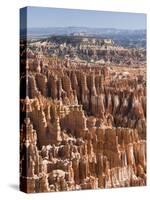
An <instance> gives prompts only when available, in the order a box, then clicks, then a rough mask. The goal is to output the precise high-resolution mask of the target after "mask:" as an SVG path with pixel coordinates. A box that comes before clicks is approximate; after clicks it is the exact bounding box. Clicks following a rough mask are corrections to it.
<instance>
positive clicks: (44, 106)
mask: <svg viewBox="0 0 150 200" xmlns="http://www.w3.org/2000/svg"><path fill="white" fill-rule="evenodd" d="M32 54H33V55H34V53H32ZM28 61H29V62H28V66H27V67H26V75H24V76H22V78H21V79H22V80H21V81H26V83H27V90H28V95H27V96H26V97H23V96H22V98H21V112H22V113H24V116H25V117H24V119H23V120H22V126H21V147H20V148H21V152H22V153H21V162H20V166H21V172H20V173H21V180H22V187H24V185H23V184H25V183H26V182H27V183H28V187H27V192H45V191H64V190H76V189H91V188H93V189H94V188H114V187H126V186H136V185H145V184H146V85H145V68H143V67H142V68H140V67H139V68H138V69H137V68H136V69H135V68H131V67H122V68H121V67H112V68H111V67H107V66H99V65H97V64H95V65H84V64H81V63H80V64H79V63H72V62H71V61H69V60H59V59H58V58H46V57H44V55H43V57H42V59H41V58H39V57H38V56H36V54H35V55H34V56H33V58H30V59H29V58H28ZM25 113H27V114H26V115H25Z"/></svg>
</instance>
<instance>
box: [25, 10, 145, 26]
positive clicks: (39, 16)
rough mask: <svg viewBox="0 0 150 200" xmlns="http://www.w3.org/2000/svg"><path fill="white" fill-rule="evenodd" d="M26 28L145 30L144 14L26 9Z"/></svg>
mask: <svg viewBox="0 0 150 200" xmlns="http://www.w3.org/2000/svg"><path fill="white" fill-rule="evenodd" d="M27 22H28V23H27V27H28V28H45V27H68V26H76V27H96V28H97V27H98V28H117V29H146V14H142V13H125V12H124V13H122V12H110V11H91V10H75V9H61V8H45V7H28V8H27Z"/></svg>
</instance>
